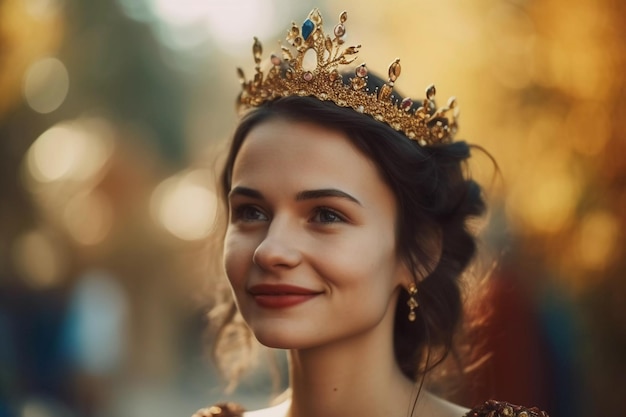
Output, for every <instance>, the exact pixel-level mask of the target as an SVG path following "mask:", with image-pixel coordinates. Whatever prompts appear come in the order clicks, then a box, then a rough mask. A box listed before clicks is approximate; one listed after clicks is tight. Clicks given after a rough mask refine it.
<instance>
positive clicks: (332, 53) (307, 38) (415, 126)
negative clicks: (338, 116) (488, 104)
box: [237, 9, 458, 145]
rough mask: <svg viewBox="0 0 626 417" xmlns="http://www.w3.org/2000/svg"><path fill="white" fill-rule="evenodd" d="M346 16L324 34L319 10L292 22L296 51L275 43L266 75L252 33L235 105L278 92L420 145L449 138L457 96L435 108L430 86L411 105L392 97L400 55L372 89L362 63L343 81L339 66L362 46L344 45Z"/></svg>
mask: <svg viewBox="0 0 626 417" xmlns="http://www.w3.org/2000/svg"><path fill="white" fill-rule="evenodd" d="M347 18H348V15H347V13H346V12H343V13H341V15H340V17H339V23H338V24H337V25H336V26H335V28H334V30H333V36H332V37H331V36H330V35H326V34H325V33H324V29H323V27H322V15H321V14H320V12H319V10H318V9H313V10H312V11H311V13H309V16H308V18H307V19H306V20H305V21H304V23H303V24H302V26H301V28H300V27H298V26H297V25H296V24H295V23H293V24H292V27H291V29H290V30H289V32H288V33H287V38H286V39H287V42H289V44H291V46H292V47H293V48H295V53H294V52H293V50H292V49H290V48H288V47H286V46H283V45H280V48H281V52H282V58H281V57H280V56H278V55H274V54H272V56H271V58H270V61H271V68H270V69H269V70H268V71H267V74H266V75H265V76H264V74H263V71H262V70H261V59H262V53H263V47H262V45H261V42H259V40H258V39H257V38H256V37H255V38H254V44H253V47H252V53H253V56H254V62H255V71H256V73H255V74H254V78H253V79H251V80H249V81H248V80H246V78H245V75H244V73H243V71H242V70H241V68H238V69H237V72H238V75H239V79H240V82H241V87H242V91H241V94H240V95H239V98H238V107H239V109H248V108H250V107H258V106H260V105H262V104H263V103H265V102H268V101H271V100H274V99H277V98H280V97H288V96H313V97H316V98H318V99H319V100H323V101H332V102H333V103H335V104H336V105H338V106H341V107H350V108H352V109H354V110H355V111H357V112H359V113H364V114H367V115H370V116H371V117H373V118H374V119H376V120H378V121H380V122H383V123H386V124H387V125H389V126H391V127H392V128H393V129H395V130H397V131H400V132H402V133H404V134H405V135H406V136H407V137H408V138H410V139H413V140H415V141H417V142H418V143H419V144H420V145H432V144H435V143H441V142H450V141H452V139H453V137H454V134H455V133H456V130H457V127H458V125H457V116H458V108H457V105H456V99H455V98H454V97H451V98H450V99H449V100H448V104H447V105H446V106H445V107H442V108H439V109H438V108H437V106H436V104H435V101H434V98H435V92H436V91H435V86H434V85H431V86H429V87H428V88H427V89H426V98H425V99H424V100H423V101H422V102H421V103H420V104H421V105H414V103H413V100H411V99H410V98H408V97H407V98H404V99H402V100H400V99H399V98H397V97H395V96H394V95H393V94H392V93H393V87H394V84H395V82H396V80H397V79H398V77H399V76H400V71H401V67H400V60H399V59H396V60H395V61H393V62H392V63H391V65H390V66H389V71H388V74H389V79H388V80H387V82H386V83H385V84H383V85H382V86H381V87H380V88H377V89H376V91H373V92H371V91H369V90H368V89H367V77H368V75H367V74H368V70H367V67H366V66H365V64H361V65H359V66H357V67H356V68H355V70H354V74H355V75H354V77H352V78H349V83H344V82H343V80H342V74H341V71H340V68H342V67H343V66H347V65H349V64H351V63H352V62H354V61H355V60H356V59H357V55H356V54H357V52H358V50H359V48H360V47H361V45H357V46H350V47H347V48H344V47H343V44H344V40H343V37H344V35H345V34H346V27H345V23H346V20H347ZM311 55H313V56H314V58H315V59H314V61H315V62H314V63H313V65H311V64H309V63H308V59H309V58H310V56H311Z"/></svg>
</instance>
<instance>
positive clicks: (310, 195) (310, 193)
mask: <svg viewBox="0 0 626 417" xmlns="http://www.w3.org/2000/svg"><path fill="white" fill-rule="evenodd" d="M327 197H333V198H345V199H346V200H350V201H352V202H354V203H357V204H358V205H359V206H362V205H363V204H361V202H360V201H359V200H357V199H356V198H354V197H353V196H351V195H350V194H348V193H345V192H343V191H340V190H337V189H334V188H324V189H321V190H307V191H300V192H299V193H298V194H296V201H302V200H313V199H316V198H327Z"/></svg>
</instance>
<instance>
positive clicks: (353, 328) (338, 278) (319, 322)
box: [224, 119, 409, 349]
mask: <svg viewBox="0 0 626 417" xmlns="http://www.w3.org/2000/svg"><path fill="white" fill-rule="evenodd" d="M232 172H233V173H232V181H231V183H232V189H231V191H230V195H229V207H230V219H229V224H228V229H227V233H226V239H225V249H224V261H225V267H226V272H227V275H228V279H229V281H230V284H231V286H232V289H233V292H234V295H235V298H236V301H237V305H238V307H239V309H240V311H241V313H242V315H243V317H244V319H245V320H246V322H247V323H248V325H249V327H250V328H251V330H252V331H253V333H254V334H255V336H256V337H257V339H258V340H259V341H260V342H261V343H263V344H265V345H267V346H271V347H276V348H283V349H304V348H312V347H316V346H321V345H325V344H329V343H334V342H339V341H342V340H346V339H349V338H354V337H358V336H362V335H365V334H372V332H376V331H378V332H380V333H381V334H384V337H390V336H391V331H392V330H391V326H392V323H393V316H394V311H395V304H396V300H397V294H398V291H397V290H398V288H399V286H400V285H401V284H403V283H407V282H409V281H408V278H407V277H408V275H407V273H406V269H405V268H404V266H403V263H402V262H401V261H400V260H399V259H398V258H399V257H398V256H397V252H396V247H395V246H396V244H395V241H396V240H395V222H396V201H395V197H394V195H393V193H392V191H391V190H390V189H389V187H388V186H387V185H386V184H385V183H384V182H383V180H382V179H381V177H380V174H379V173H378V171H377V169H376V166H375V165H374V163H373V162H372V161H370V160H369V159H368V158H367V157H366V156H365V155H363V154H362V153H361V152H360V151H359V150H358V149H357V148H356V147H355V146H354V145H353V144H352V142H350V140H349V139H348V138H347V137H346V136H345V135H344V134H342V133H340V132H337V131H333V130H327V129H325V128H323V127H321V126H318V125H315V124H311V123H303V122H292V121H286V120H282V119H272V120H270V121H266V122H263V123H262V124H259V125H257V126H256V127H255V128H253V129H252V130H251V131H250V133H249V134H248V136H247V137H246V139H245V141H244V142H243V145H242V147H241V149H240V150H239V153H238V155H237V158H236V160H235V163H234V167H233V171H232ZM381 323H384V324H381Z"/></svg>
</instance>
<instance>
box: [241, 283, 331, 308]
mask: <svg viewBox="0 0 626 417" xmlns="http://www.w3.org/2000/svg"><path fill="white" fill-rule="evenodd" d="M248 292H249V293H250V295H252V297H253V298H254V301H256V303H257V304H258V305H259V306H261V307H264V308H276V309H278V308H288V307H293V306H296V305H298V304H302V303H304V302H306V301H309V300H310V299H312V298H314V297H316V296H318V295H320V294H322V292H319V291H313V290H310V289H308V288H303V287H295V286H293V285H284V284H276V285H275V284H258V285H254V286H252V287H250V288H249V289H248Z"/></svg>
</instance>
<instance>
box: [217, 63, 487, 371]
mask: <svg viewBox="0 0 626 417" xmlns="http://www.w3.org/2000/svg"><path fill="white" fill-rule="evenodd" d="M369 78H370V83H373V84H378V85H380V84H381V81H380V79H378V78H377V77H375V76H371V75H370V77H369ZM370 89H372V87H370ZM275 118H282V119H286V120H290V121H294V122H309V123H315V124H319V125H322V126H324V127H325V128H328V129H333V130H336V131H339V132H342V133H343V134H345V136H346V137H347V138H349V140H351V141H352V142H353V143H354V144H355V145H356V146H357V147H358V148H359V149H360V150H361V152H363V153H364V154H365V155H366V156H367V157H368V158H369V159H371V160H372V161H373V162H374V163H375V165H376V166H377V167H378V169H379V171H380V174H381V176H382V178H383V180H384V181H385V182H386V183H387V185H388V186H389V187H390V188H391V190H392V191H393V193H394V195H395V198H396V199H397V207H398V209H397V210H398V212H397V224H396V230H395V233H396V247H397V250H398V254H399V256H400V257H401V259H402V260H403V261H404V262H406V265H407V266H408V267H409V269H410V271H411V272H412V274H413V278H414V280H415V283H416V285H417V286H418V289H419V292H418V294H417V300H418V302H419V307H418V309H417V310H416V314H417V319H416V320H415V321H414V322H411V321H409V320H408V319H407V316H408V314H409V308H408V306H407V301H408V298H409V296H408V293H407V292H406V291H401V292H400V296H399V299H398V304H397V308H396V313H395V319H394V321H395V323H394V332H393V334H394V336H393V337H394V354H395V359H396V362H397V363H398V365H399V367H400V369H401V370H402V372H403V373H404V374H405V375H406V376H407V377H408V378H410V379H411V380H413V381H417V380H418V378H419V377H420V375H424V374H425V373H426V372H428V371H429V370H431V369H432V368H433V367H434V366H435V365H437V364H438V363H439V362H441V361H443V359H444V358H445V357H446V356H447V354H448V353H449V352H450V350H451V349H452V346H453V337H454V334H455V330H456V328H457V327H458V325H459V323H460V321H461V316H462V312H463V303H462V297H461V290H460V283H459V281H460V277H461V275H462V273H463V271H464V270H465V269H466V267H467V266H468V264H469V263H470V262H471V260H472V258H473V256H474V255H475V252H476V240H475V237H474V235H473V234H472V233H471V231H470V230H469V227H468V220H469V219H470V218H472V217H476V216H479V215H481V214H482V213H483V212H484V210H485V204H484V201H483V198H482V193H481V188H480V186H479V185H478V184H477V183H476V182H475V181H474V180H472V179H471V178H469V176H468V174H467V170H466V166H465V165H466V164H465V162H466V160H467V159H468V158H469V157H470V150H471V146H470V145H468V144H467V143H466V142H463V141H457V142H453V143H442V144H436V145H430V146H421V145H419V144H418V143H417V142H416V141H413V140H410V139H408V138H407V137H406V136H405V135H403V134H402V133H399V132H397V131H395V130H393V129H392V128H391V127H389V126H387V125H386V124H383V123H381V122H379V121H376V120H374V119H373V118H371V117H369V116H367V115H363V114H360V113H358V112H356V111H354V110H352V109H349V108H343V107H339V106H337V105H335V104H334V103H332V102H323V101H320V100H318V99H315V98H312V97H298V96H293V97H285V98H280V99H276V100H274V101H271V102H268V103H265V104H263V105H262V106H260V107H258V108H255V109H253V110H251V111H250V112H249V113H247V114H246V115H245V116H244V117H243V118H242V119H241V121H240V123H239V125H238V127H237V129H236V131H235V133H234V135H233V140H232V143H231V145H230V151H229V153H228V155H227V158H226V162H225V166H224V169H223V172H222V176H221V192H222V197H223V198H224V199H225V200H226V197H227V196H228V193H229V191H230V189H231V176H232V170H233V166H234V163H235V159H236V157H237V154H238V152H239V149H240V147H241V145H242V143H243V142H244V140H245V138H246V137H247V135H248V133H249V132H250V131H251V130H252V129H253V128H254V127H255V126H258V125H259V124H261V123H263V122H266V121H268V120H271V119H275ZM294 140H297V139H296V138H294ZM223 311H227V312H228V313H227V314H226V315H225V317H226V320H224V321H222V323H221V325H220V326H219V329H218V334H217V338H218V340H217V341H216V344H215V345H214V357H215V358H217V360H218V361H219V360H220V359H221V355H220V352H224V351H225V349H220V348H219V344H220V342H221V341H223V340H222V339H226V338H229V337H232V326H230V324H231V323H232V320H233V318H234V317H236V314H235V307H234V303H233V304H231V306H230V309H227V310H223ZM240 327H242V328H243V326H240ZM246 331H248V332H249V330H247V329H246ZM246 339H247V340H250V337H249V336H248V337H246ZM435 350H436V351H438V352H441V355H438V357H437V358H436V359H435V360H434V361H432V362H431V361H430V359H428V358H429V357H430V352H431V351H435Z"/></svg>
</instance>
